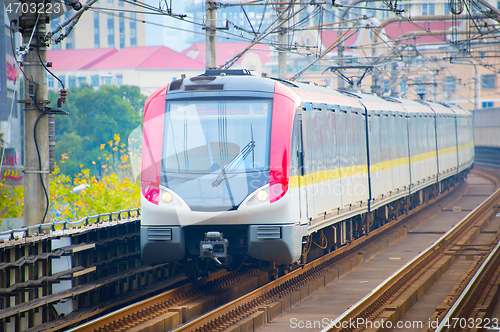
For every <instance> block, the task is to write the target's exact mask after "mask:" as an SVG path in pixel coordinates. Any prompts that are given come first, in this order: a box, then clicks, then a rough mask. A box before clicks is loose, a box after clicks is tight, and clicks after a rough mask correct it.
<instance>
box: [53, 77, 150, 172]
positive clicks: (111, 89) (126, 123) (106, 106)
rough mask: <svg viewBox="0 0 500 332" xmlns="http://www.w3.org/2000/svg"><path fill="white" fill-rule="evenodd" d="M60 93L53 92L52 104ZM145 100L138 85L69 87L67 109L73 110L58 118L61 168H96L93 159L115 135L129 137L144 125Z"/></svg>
mask: <svg viewBox="0 0 500 332" xmlns="http://www.w3.org/2000/svg"><path fill="white" fill-rule="evenodd" d="M57 97H58V95H57V93H51V94H50V96H49V98H50V100H51V101H52V102H53V104H52V105H54V104H56V101H57ZM145 101H146V96H144V95H142V94H141V93H140V90H139V88H138V87H136V86H127V85H124V86H120V87H117V86H110V85H104V86H101V87H100V88H99V89H98V90H94V89H93V88H92V87H91V86H88V85H85V86H82V87H79V88H71V89H69V91H68V94H67V101H66V103H65V104H64V106H63V109H64V110H66V111H68V112H69V113H70V114H69V115H68V116H58V117H57V119H56V160H61V163H60V166H61V172H62V173H63V174H67V175H75V174H77V173H78V172H79V171H80V169H81V167H84V168H89V169H92V165H91V163H92V161H94V160H96V159H97V158H98V157H99V156H100V155H101V154H102V153H103V151H101V150H102V149H101V148H100V147H101V146H102V144H106V143H108V142H112V141H113V137H114V136H115V135H118V136H119V137H123V138H126V137H128V135H129V134H130V132H131V131H132V130H134V129H135V128H136V127H137V126H139V125H140V123H141V118H142V111H143V107H144V102H145ZM124 141H125V142H126V140H124ZM105 147H106V148H105V151H104V152H106V151H107V153H108V154H111V153H112V148H113V146H112V145H111V144H109V146H108V145H107V144H106V145H105ZM59 158H61V159H59ZM82 165H83V166H82Z"/></svg>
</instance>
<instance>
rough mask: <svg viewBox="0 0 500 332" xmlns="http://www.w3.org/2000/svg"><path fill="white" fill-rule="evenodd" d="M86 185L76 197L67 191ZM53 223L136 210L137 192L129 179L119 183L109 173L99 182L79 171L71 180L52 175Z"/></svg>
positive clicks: (119, 180) (87, 171)
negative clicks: (54, 221)
mask: <svg viewBox="0 0 500 332" xmlns="http://www.w3.org/2000/svg"><path fill="white" fill-rule="evenodd" d="M82 183H87V184H89V185H90V187H88V188H87V189H85V190H83V191H82V192H80V193H79V194H75V193H73V192H72V191H71V189H72V188H73V187H74V186H77V185H80V184H82ZM50 186H51V191H50V192H51V194H50V196H51V201H52V202H53V203H52V204H53V206H52V207H53V209H52V212H53V214H52V216H51V217H52V219H53V220H77V219H80V218H82V217H84V216H90V215H96V214H100V213H106V212H114V211H119V210H124V209H132V208H136V207H138V206H139V205H140V188H139V187H138V186H136V185H134V184H133V183H132V182H131V181H130V179H128V178H124V179H120V177H119V176H118V174H116V173H113V174H110V175H105V176H103V177H102V178H101V179H100V180H99V179H98V178H97V177H95V176H92V175H90V171H89V170H88V169H85V170H82V171H81V172H80V173H78V174H77V176H76V177H75V179H74V180H71V178H70V177H69V176H65V175H62V174H55V175H54V176H53V177H52V180H51V183H50Z"/></svg>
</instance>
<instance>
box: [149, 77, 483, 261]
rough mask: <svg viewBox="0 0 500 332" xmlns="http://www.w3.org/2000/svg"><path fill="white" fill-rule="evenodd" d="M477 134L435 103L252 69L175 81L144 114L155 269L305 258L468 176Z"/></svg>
mask: <svg viewBox="0 0 500 332" xmlns="http://www.w3.org/2000/svg"><path fill="white" fill-rule="evenodd" d="M471 133H472V120H471V114H470V113H469V112H467V111H465V110H462V109H459V108H456V107H453V108H452V107H448V106H445V105H441V104H436V103H425V102H416V101H409V100H405V99H400V98H387V97H386V98H381V97H376V96H372V95H367V94H362V93H356V92H346V91H343V92H339V91H335V90H332V89H327V88H322V87H318V86H314V85H309V84H303V83H295V82H288V81H283V80H277V79H269V78H258V77H254V76H251V75H250V74H249V72H248V71H245V70H235V71H233V70H229V71H207V72H206V73H205V74H203V75H200V76H196V77H191V78H183V79H180V80H177V81H173V82H172V83H170V84H168V85H166V86H164V87H163V88H161V89H159V90H158V91H157V92H155V93H154V94H153V95H151V96H150V97H149V98H148V100H147V102H146V105H145V111H144V125H143V154H142V173H141V186H142V190H141V192H142V194H141V196H142V197H141V204H142V217H141V247H142V255H143V260H144V263H145V264H157V263H164V262H172V261H184V262H187V261H189V262H194V263H195V265H196V266H198V267H199V266H202V264H205V265H207V264H213V265H215V266H223V265H226V264H231V263H232V262H233V263H234V262H243V261H244V260H245V259H252V260H255V261H258V262H260V263H266V262H274V263H277V264H292V263H295V262H305V261H306V260H307V259H308V257H309V258H311V257H314V256H315V255H319V254H320V253H321V252H322V251H325V250H332V249H335V248H337V247H339V246H341V245H344V244H345V243H347V242H348V241H351V240H353V239H354V238H356V237H359V236H361V235H363V234H367V233H368V232H370V231H371V230H372V229H374V228H376V227H378V226H379V225H381V224H383V223H385V222H387V221H388V220H391V219H394V218H397V217H398V216H399V215H401V214H403V213H405V212H406V211H408V210H410V209H412V208H414V207H415V206H417V205H419V204H421V203H424V202H426V201H427V200H429V199H431V198H433V197H435V196H436V195H438V194H439V193H440V192H441V191H443V190H446V189H448V188H449V187H450V186H452V185H453V184H454V183H456V182H457V181H459V180H461V179H463V178H464V176H465V175H466V174H467V172H468V171H469V169H470V168H471V167H472V164H473V152H471V147H473V142H472V134H471ZM443 183H445V184H446V185H443ZM263 266H266V264H264V265H263Z"/></svg>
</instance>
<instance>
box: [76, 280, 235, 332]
mask: <svg viewBox="0 0 500 332" xmlns="http://www.w3.org/2000/svg"><path fill="white" fill-rule="evenodd" d="M228 274H229V273H228V272H226V271H219V272H217V273H214V274H212V275H211V276H209V277H208V278H206V279H205V280H203V282H204V284H206V283H208V282H210V281H214V280H216V279H218V278H223V277H224V276H226V275H228ZM195 287H196V283H195V282H191V283H188V284H185V285H182V286H180V287H177V288H175V289H172V290H169V291H166V292H164V293H162V294H159V295H156V296H154V297H152V298H149V299H146V300H143V301H140V302H137V303H133V304H131V305H129V306H126V307H124V308H122V309H120V310H117V311H114V312H111V313H109V314H107V315H105V316H102V317H99V318H96V319H94V320H92V321H90V322H87V323H85V324H82V325H79V326H77V327H75V328H72V329H70V330H68V332H90V331H96V330H99V329H102V328H103V327H104V326H107V325H110V324H113V323H116V322H119V321H120V320H123V319H125V318H127V317H131V316H133V315H136V314H138V313H139V314H143V313H146V312H148V311H150V310H155V309H156V308H159V307H162V306H163V305H164V304H165V303H167V302H169V301H174V300H175V299H176V298H180V297H184V296H186V294H187V293H188V292H190V291H192V290H193V289H194V288H195ZM153 308H155V309H153Z"/></svg>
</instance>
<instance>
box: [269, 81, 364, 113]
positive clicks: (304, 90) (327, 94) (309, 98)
mask: <svg viewBox="0 0 500 332" xmlns="http://www.w3.org/2000/svg"><path fill="white" fill-rule="evenodd" d="M278 81H279V82H281V83H282V84H285V86H288V87H289V88H290V89H291V90H292V91H293V92H295V93H296V94H297V95H298V96H299V97H300V99H301V100H302V103H307V102H311V103H334V104H335V105H339V106H341V107H342V106H346V107H355V108H361V109H363V105H362V104H361V102H360V101H359V100H357V99H355V98H353V96H352V95H349V94H343V93H341V92H339V91H337V90H333V89H329V88H325V87H320V86H317V85H314V84H306V83H298V82H297V83H296V82H289V81H283V80H278Z"/></svg>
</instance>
